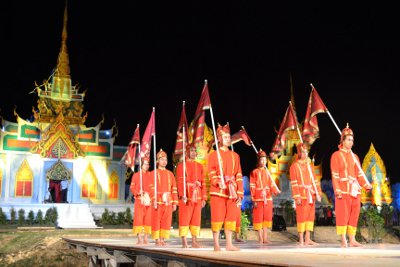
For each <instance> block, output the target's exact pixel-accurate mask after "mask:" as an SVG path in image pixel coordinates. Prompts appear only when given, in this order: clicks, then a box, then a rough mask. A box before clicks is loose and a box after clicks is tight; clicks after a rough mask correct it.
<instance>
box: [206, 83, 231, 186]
mask: <svg viewBox="0 0 400 267" xmlns="http://www.w3.org/2000/svg"><path fill="white" fill-rule="evenodd" d="M204 82H205V83H207V80H205V81H204ZM210 114H211V123H212V127H213V132H214V139H215V145H216V147H217V157H218V166H219V173H220V174H221V177H220V180H221V185H222V188H221V189H225V188H226V187H225V180H224V173H223V171H222V166H221V154H220V152H219V145H218V138H217V132H216V131H215V122H214V114H213V111H212V106H211V103H210Z"/></svg>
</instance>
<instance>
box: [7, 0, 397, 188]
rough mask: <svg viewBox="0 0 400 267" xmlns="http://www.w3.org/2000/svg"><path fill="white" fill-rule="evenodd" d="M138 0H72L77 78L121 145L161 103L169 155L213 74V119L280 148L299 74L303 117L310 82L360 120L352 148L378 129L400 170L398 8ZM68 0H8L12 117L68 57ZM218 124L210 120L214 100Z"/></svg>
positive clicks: (333, 134)
mask: <svg viewBox="0 0 400 267" xmlns="http://www.w3.org/2000/svg"><path fill="white" fill-rule="evenodd" d="M136 2H138V1H118V0H116V1H77V0H70V1H69V3H68V15H69V16H68V43H67V45H68V51H69V59H70V67H71V77H72V80H73V84H76V83H79V84H80V86H81V91H84V90H87V94H86V98H85V102H84V104H85V110H86V111H88V114H89V116H88V119H87V123H86V125H87V126H88V127H89V126H95V125H97V123H98V122H99V121H100V120H101V118H102V114H104V117H105V123H104V125H103V129H106V128H111V127H112V125H113V124H114V119H115V120H116V121H117V125H118V129H119V135H118V136H117V138H116V142H115V144H116V145H123V146H125V145H127V144H128V143H129V141H130V139H131V137H132V134H133V131H134V129H135V127H136V124H137V123H139V124H140V125H141V134H142V135H143V133H144V130H145V127H146V125H147V122H148V120H149V118H150V114H151V110H152V107H153V106H154V107H156V130H157V150H158V149H160V148H163V149H164V150H165V151H167V152H168V154H169V155H171V154H172V152H173V148H174V145H175V139H176V129H177V126H178V121H179V116H180V112H181V107H182V101H183V100H185V101H186V103H187V110H186V112H187V116H188V120H189V121H191V120H192V118H193V115H194V112H195V109H196V106H197V103H198V100H199V98H200V94H201V90H202V88H203V84H204V80H205V79H207V80H208V82H209V92H210V98H211V103H212V106H213V111H214V118H215V121H216V122H220V123H221V124H225V123H226V122H229V124H230V126H231V131H232V133H234V132H236V131H238V130H239V129H240V126H241V125H243V126H245V127H246V129H247V132H248V133H249V135H250V136H251V138H252V139H253V141H254V143H255V145H256V147H257V148H260V147H261V148H262V149H264V150H267V151H268V152H269V151H270V150H271V147H272V144H273V142H274V139H275V136H276V133H275V130H274V128H276V129H279V125H280V122H281V120H282V118H283V116H284V113H285V110H286V108H287V106H288V101H289V100H290V81H289V75H290V73H291V74H292V77H293V88H294V97H295V106H296V111H297V115H298V119H299V120H300V121H302V120H303V119H304V115H305V112H306V104H307V101H308V97H309V94H310V91H311V87H310V85H309V84H310V83H313V84H314V86H315V88H316V89H317V91H318V93H319V95H320V96H321V98H322V100H323V101H324V103H325V105H326V106H327V108H328V109H329V110H330V112H331V114H332V116H333V118H334V119H335V121H336V122H337V123H338V125H339V127H340V129H342V128H344V127H345V125H346V122H349V123H350V127H351V128H352V129H353V131H354V133H355V146H354V148H353V150H354V152H355V153H356V154H358V155H359V156H360V158H361V159H363V158H364V156H365V154H366V153H367V151H368V149H369V146H370V144H371V142H372V143H373V144H374V146H375V148H376V150H377V151H378V153H379V154H380V155H381V157H382V158H383V160H384V162H385V164H386V168H387V174H388V176H389V178H390V179H391V182H392V183H394V182H396V181H400V171H399V167H398V155H399V152H400V145H399V140H398V136H399V133H400V126H399V119H398V116H399V115H396V113H399V112H398V108H399V96H400V92H399V67H398V64H399V59H400V57H399V49H400V35H399V29H398V26H397V25H400V23H399V21H398V20H399V19H398V18H399V17H398V14H397V13H396V10H397V9H395V8H394V7H392V6H389V5H386V6H385V5H384V4H382V3H379V4H378V2H375V3H374V4H367V3H364V4H363V5H359V6H356V5H354V6H351V4H349V3H348V1H330V2H328V3H327V2H326V1H322V2H321V3H318V4H307V3H304V1H296V3H295V4H289V3H286V4H281V5H280V4H271V3H269V2H270V1H259V2H260V3H252V2H253V1H228V2H227V4H225V5H221V6H216V5H215V3H214V2H217V1H213V2H212V3H211V4H210V3H206V2H204V1H196V2H195V3H191V2H190V1H186V3H185V4H183V5H173V4H171V1H163V3H162V4H160V3H157V2H151V1H141V2H144V3H140V4H138V3H136ZM322 3H324V5H322ZM64 4H65V2H64V1H61V0H57V1H54V0H53V1H14V3H13V5H12V6H9V8H2V9H3V10H2V13H3V15H2V21H1V24H2V26H1V36H2V38H1V42H2V44H3V47H5V48H3V50H2V60H1V64H2V65H3V67H2V69H3V71H2V72H1V76H2V79H1V81H2V82H1V85H0V87H1V91H2V92H3V95H2V97H1V101H0V108H1V113H0V114H1V115H2V116H3V117H4V118H5V119H7V120H11V121H15V117H14V116H13V109H14V107H15V106H17V112H18V114H19V115H20V116H21V117H23V118H26V119H27V118H29V117H30V116H31V115H32V106H35V107H36V101H37V94H29V92H31V91H32V90H33V89H34V81H37V82H38V83H41V82H42V81H43V80H44V79H47V78H48V77H49V76H50V74H51V72H52V69H53V68H54V67H55V66H56V64H57V56H58V53H59V50H60V46H61V31H62V23H63V10H64ZM4 69H5V71H4ZM318 120H319V126H320V130H321V131H320V135H321V137H320V139H318V140H317V141H316V142H315V143H314V145H313V147H312V150H311V155H315V158H316V163H321V162H322V164H323V169H324V178H325V179H330V174H329V159H330V155H331V154H332V153H333V152H334V151H335V150H336V149H337V145H338V141H339V135H338V132H337V130H336V128H335V127H334V125H333V124H332V122H331V121H330V119H329V117H328V116H327V115H326V114H320V115H318ZM207 123H208V125H209V126H211V120H210V116H209V112H207ZM235 151H236V152H238V153H239V154H240V156H241V162H242V168H243V173H244V175H249V172H250V171H251V169H252V168H253V167H254V165H255V161H256V156H255V153H254V151H253V149H252V148H250V147H248V146H246V145H245V144H244V143H243V142H241V143H238V144H236V145H235ZM169 168H172V165H171V163H170V164H169Z"/></svg>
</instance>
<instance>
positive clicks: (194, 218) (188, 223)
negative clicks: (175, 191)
mask: <svg viewBox="0 0 400 267" xmlns="http://www.w3.org/2000/svg"><path fill="white" fill-rule="evenodd" d="M200 222H201V200H199V201H197V203H195V202H193V201H187V202H186V203H184V202H183V201H182V200H179V236H187V234H188V232H189V230H190V233H191V234H192V236H196V237H197V236H199V234H200Z"/></svg>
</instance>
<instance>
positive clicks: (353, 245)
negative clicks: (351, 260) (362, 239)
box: [349, 240, 364, 247]
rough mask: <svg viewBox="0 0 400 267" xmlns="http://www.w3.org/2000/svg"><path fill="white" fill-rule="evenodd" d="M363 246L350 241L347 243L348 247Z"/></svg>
mask: <svg viewBox="0 0 400 267" xmlns="http://www.w3.org/2000/svg"><path fill="white" fill-rule="evenodd" d="M363 246H364V245H362V244H360V243H358V242H357V241H355V240H354V241H352V242H350V243H349V247H363Z"/></svg>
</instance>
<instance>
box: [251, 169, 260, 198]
mask: <svg viewBox="0 0 400 267" xmlns="http://www.w3.org/2000/svg"><path fill="white" fill-rule="evenodd" d="M257 174H258V171H257V169H254V170H253V171H252V172H251V173H250V194H251V200H252V201H254V197H255V196H256V185H257V178H258V175H257Z"/></svg>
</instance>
